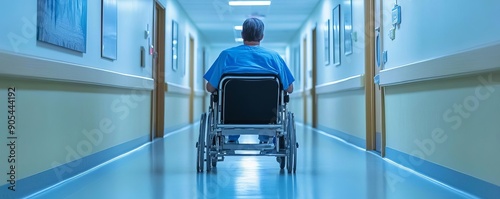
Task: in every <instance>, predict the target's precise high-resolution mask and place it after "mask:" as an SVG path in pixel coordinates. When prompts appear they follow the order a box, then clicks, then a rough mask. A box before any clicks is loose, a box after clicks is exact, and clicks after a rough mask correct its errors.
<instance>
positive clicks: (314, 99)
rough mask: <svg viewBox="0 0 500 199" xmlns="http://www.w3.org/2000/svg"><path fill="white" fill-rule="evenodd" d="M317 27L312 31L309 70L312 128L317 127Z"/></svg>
mask: <svg viewBox="0 0 500 199" xmlns="http://www.w3.org/2000/svg"><path fill="white" fill-rule="evenodd" d="M317 33H318V32H317V27H315V28H314V29H313V30H312V34H311V35H312V49H311V51H312V68H311V86H312V87H311V105H310V107H311V125H312V127H313V128H317V127H318V105H317V104H318V96H317V95H316V82H317V80H316V78H317V74H316V65H317V60H318V53H317V49H318V48H317V47H318V45H317V42H318V40H317V35H316V34H317Z"/></svg>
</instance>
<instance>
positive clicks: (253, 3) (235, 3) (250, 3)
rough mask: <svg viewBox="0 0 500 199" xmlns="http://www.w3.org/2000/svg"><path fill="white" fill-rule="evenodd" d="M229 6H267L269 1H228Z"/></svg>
mask: <svg viewBox="0 0 500 199" xmlns="http://www.w3.org/2000/svg"><path fill="white" fill-rule="evenodd" d="M229 5H230V6H268V5H271V1H229Z"/></svg>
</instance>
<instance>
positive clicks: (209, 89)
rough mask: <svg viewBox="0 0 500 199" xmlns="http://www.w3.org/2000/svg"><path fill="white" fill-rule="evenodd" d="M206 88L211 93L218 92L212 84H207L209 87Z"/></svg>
mask: <svg viewBox="0 0 500 199" xmlns="http://www.w3.org/2000/svg"><path fill="white" fill-rule="evenodd" d="M205 88H206V89H207V91H208V92H211V93H213V92H215V90H216V89H215V87H213V86H212V84H210V82H207V85H206V87H205Z"/></svg>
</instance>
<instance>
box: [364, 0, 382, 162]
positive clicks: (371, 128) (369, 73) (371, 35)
mask: <svg viewBox="0 0 500 199" xmlns="http://www.w3.org/2000/svg"><path fill="white" fill-rule="evenodd" d="M364 4H365V10H364V12H365V35H366V40H365V101H366V150H369V151H372V150H376V143H375V142H376V133H377V128H376V117H377V112H376V97H375V89H376V88H375V87H376V86H378V85H375V83H374V81H373V77H374V76H375V67H377V66H376V65H375V59H376V57H375V53H376V50H375V42H376V41H375V39H376V37H375V28H376V25H377V24H376V21H375V19H376V18H375V15H376V14H377V13H378V14H379V17H380V18H379V21H380V22H382V21H383V18H382V10H380V11H379V12H376V10H375V2H374V1H373V0H364ZM380 4H382V0H380ZM379 8H380V9H382V5H380V7H379ZM380 25H382V24H380ZM379 34H380V35H383V32H382V30H380V33H379ZM380 101H381V105H382V106H381V111H382V113H381V118H380V119H381V122H382V127H381V129H382V132H381V134H382V137H381V139H382V140H381V148H380V153H381V154H380V155H381V156H382V157H384V156H385V111H384V110H385V107H384V104H385V101H384V88H383V87H382V88H381V99H380Z"/></svg>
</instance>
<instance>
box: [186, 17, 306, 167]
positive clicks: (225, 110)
mask: <svg viewBox="0 0 500 199" xmlns="http://www.w3.org/2000/svg"><path fill="white" fill-rule="evenodd" d="M241 36H242V37H243V42H244V44H243V45H240V46H237V47H233V48H229V49H226V50H224V51H222V52H221V53H220V55H219V57H218V58H217V60H216V61H215V62H214V63H213V65H212V66H211V67H210V69H209V70H208V71H207V73H206V74H205V75H204V76H203V77H204V78H205V80H207V84H206V89H207V91H209V92H211V93H212V95H211V104H210V108H209V111H208V112H206V113H203V114H202V116H201V120H200V134H199V137H198V142H197V143H196V147H197V148H198V150H197V153H198V157H197V163H196V167H197V171H198V172H202V171H203V168H204V166H203V165H204V163H206V170H207V171H210V170H211V169H212V168H213V167H216V165H217V162H219V161H224V157H225V156H236V155H239V156H246V155H254V156H276V160H277V161H278V162H279V163H280V168H281V169H283V168H284V167H285V164H286V165H287V169H288V172H289V173H292V172H295V168H296V160H297V158H296V155H297V148H298V144H297V142H296V138H295V122H294V119H293V114H292V113H291V112H288V111H287V108H286V103H287V102H288V100H289V99H288V95H287V93H292V91H293V85H292V83H293V81H294V80H295V79H294V77H293V76H292V74H291V73H290V70H289V69H288V66H287V65H286V63H285V61H283V59H282V58H281V56H280V55H279V54H278V53H276V52H275V51H272V50H268V49H265V48H262V47H260V46H259V44H260V41H261V40H262V38H263V37H264V23H262V21H261V20H259V19H257V18H249V19H247V20H245V22H244V23H243V30H242V32H241ZM242 134H245V135H258V137H259V141H260V142H259V144H252V143H238V139H239V137H240V135H242ZM226 137H227V139H226ZM270 137H273V141H272V142H269V138H270ZM241 150H250V151H259V153H254V154H248V153H243V154H240V153H235V152H236V151H241Z"/></svg>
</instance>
